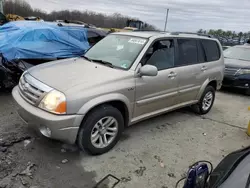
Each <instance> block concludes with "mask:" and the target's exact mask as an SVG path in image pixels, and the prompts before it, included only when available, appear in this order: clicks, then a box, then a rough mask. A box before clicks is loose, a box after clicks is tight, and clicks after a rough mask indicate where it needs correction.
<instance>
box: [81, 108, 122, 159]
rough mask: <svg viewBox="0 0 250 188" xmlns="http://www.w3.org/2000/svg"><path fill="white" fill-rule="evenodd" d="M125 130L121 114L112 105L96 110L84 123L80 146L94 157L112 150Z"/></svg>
mask: <svg viewBox="0 0 250 188" xmlns="http://www.w3.org/2000/svg"><path fill="white" fill-rule="evenodd" d="M123 128H124V119H123V116H122V114H121V112H120V111H119V110H118V109H116V108H114V107H113V106H110V105H103V106H100V107H97V108H96V109H94V110H93V111H92V112H90V114H88V116H87V117H86V119H85V120H84V121H83V123H82V125H81V128H80V130H79V133H78V139H77V142H78V146H79V147H80V148H81V149H82V150H85V151H87V152H88V153H90V154H92V155H100V154H103V153H106V152H108V151H109V150H111V149H112V148H113V147H114V146H115V145H116V143H117V142H118V141H119V139H120V137H121V134H122V132H123Z"/></svg>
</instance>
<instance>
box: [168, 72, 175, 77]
mask: <svg viewBox="0 0 250 188" xmlns="http://www.w3.org/2000/svg"><path fill="white" fill-rule="evenodd" d="M176 76H177V73H175V72H170V74H169V75H168V77H169V78H175V77H176Z"/></svg>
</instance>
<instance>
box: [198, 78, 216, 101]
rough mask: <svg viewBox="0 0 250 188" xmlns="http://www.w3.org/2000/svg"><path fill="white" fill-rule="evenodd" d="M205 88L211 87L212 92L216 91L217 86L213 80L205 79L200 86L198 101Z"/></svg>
mask: <svg viewBox="0 0 250 188" xmlns="http://www.w3.org/2000/svg"><path fill="white" fill-rule="evenodd" d="M207 86H212V87H213V88H214V90H217V86H218V81H217V80H215V79H213V80H210V79H207V80H206V81H205V82H204V83H203V85H202V86H201V89H200V91H199V93H198V95H197V100H200V98H201V96H202V94H203V92H204V90H205V89H206V87H207Z"/></svg>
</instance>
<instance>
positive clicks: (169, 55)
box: [146, 40, 175, 71]
mask: <svg viewBox="0 0 250 188" xmlns="http://www.w3.org/2000/svg"><path fill="white" fill-rule="evenodd" d="M174 54H175V52H174V41H173V40H162V41H157V42H155V43H154V44H153V54H152V55H151V57H150V58H149V60H148V61H147V63H146V64H149V65H154V66H156V67H157V69H158V70H159V71H160V70H164V69H169V68H172V67H174Z"/></svg>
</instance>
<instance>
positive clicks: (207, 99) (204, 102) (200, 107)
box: [193, 86, 215, 115]
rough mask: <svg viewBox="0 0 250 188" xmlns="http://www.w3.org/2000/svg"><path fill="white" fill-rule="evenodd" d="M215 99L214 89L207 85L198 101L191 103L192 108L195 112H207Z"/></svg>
mask: <svg viewBox="0 0 250 188" xmlns="http://www.w3.org/2000/svg"><path fill="white" fill-rule="evenodd" d="M214 99H215V89H214V88H213V87H212V86H207V87H206V89H205V90H204V92H203V94H202V96H201V98H200V101H199V102H198V103H197V104H195V105H193V109H194V111H195V112H196V113H197V114H200V115H204V114H207V113H208V112H209V111H210V110H211V108H212V107H213V104H214Z"/></svg>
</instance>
